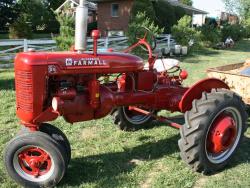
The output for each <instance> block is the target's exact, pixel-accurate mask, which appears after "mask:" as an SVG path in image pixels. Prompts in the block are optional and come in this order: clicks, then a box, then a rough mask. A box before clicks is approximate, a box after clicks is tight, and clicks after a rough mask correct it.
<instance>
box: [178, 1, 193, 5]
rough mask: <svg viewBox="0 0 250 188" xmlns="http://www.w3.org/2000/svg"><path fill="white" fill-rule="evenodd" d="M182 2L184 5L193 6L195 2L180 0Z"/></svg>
mask: <svg viewBox="0 0 250 188" xmlns="http://www.w3.org/2000/svg"><path fill="white" fill-rule="evenodd" d="M180 2H181V3H182V4H184V5H188V6H192V5H193V1H192V0H180Z"/></svg>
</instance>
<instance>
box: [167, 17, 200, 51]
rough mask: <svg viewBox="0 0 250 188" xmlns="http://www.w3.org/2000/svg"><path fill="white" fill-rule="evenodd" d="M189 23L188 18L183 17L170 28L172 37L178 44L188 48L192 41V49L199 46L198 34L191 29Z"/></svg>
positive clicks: (190, 19) (190, 20)
mask: <svg viewBox="0 0 250 188" xmlns="http://www.w3.org/2000/svg"><path fill="white" fill-rule="evenodd" d="M191 22H192V18H191V17H190V16H184V17H182V18H181V19H180V20H179V21H178V24H177V25H174V26H173V27H172V35H173V37H174V38H175V40H176V42H177V43H178V44H180V45H184V46H188V45H190V41H193V45H192V47H196V46H199V43H200V32H199V31H197V30H195V28H192V27H191Z"/></svg>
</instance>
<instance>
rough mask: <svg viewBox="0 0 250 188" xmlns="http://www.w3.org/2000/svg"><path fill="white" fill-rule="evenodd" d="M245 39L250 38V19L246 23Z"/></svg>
mask: <svg viewBox="0 0 250 188" xmlns="http://www.w3.org/2000/svg"><path fill="white" fill-rule="evenodd" d="M243 24H244V28H245V37H246V38H250V18H248V19H246V20H245V21H244V23H243Z"/></svg>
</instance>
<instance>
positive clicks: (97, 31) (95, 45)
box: [91, 30, 100, 56]
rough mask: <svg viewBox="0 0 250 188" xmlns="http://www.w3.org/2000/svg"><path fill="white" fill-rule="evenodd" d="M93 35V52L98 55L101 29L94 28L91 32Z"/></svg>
mask: <svg viewBox="0 0 250 188" xmlns="http://www.w3.org/2000/svg"><path fill="white" fill-rule="evenodd" d="M91 36H92V38H93V40H94V45H93V52H94V55H95V56H96V55H97V40H98V39H99V38H100V32H99V30H93V31H92V32H91Z"/></svg>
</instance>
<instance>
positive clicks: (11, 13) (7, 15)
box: [0, 0, 18, 30]
mask: <svg viewBox="0 0 250 188" xmlns="http://www.w3.org/2000/svg"><path fill="white" fill-rule="evenodd" d="M15 4H16V1H15V0H1V1H0V30H5V26H6V24H11V23H13V22H14V20H15V19H16V18H17V16H18V10H17V7H16V6H15Z"/></svg>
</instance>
